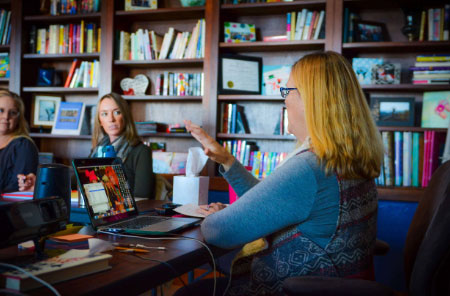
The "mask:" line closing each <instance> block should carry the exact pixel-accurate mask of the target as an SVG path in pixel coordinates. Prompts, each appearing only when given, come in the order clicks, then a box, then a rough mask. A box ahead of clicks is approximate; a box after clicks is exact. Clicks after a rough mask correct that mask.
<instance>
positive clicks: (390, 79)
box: [371, 63, 401, 84]
mask: <svg viewBox="0 0 450 296" xmlns="http://www.w3.org/2000/svg"><path fill="white" fill-rule="evenodd" d="M400 69H401V66H400V64H398V63H395V64H392V63H387V64H383V65H380V64H374V65H373V66H372V80H371V81H372V84H400Z"/></svg>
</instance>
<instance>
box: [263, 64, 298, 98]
mask: <svg viewBox="0 0 450 296" xmlns="http://www.w3.org/2000/svg"><path fill="white" fill-rule="evenodd" d="M290 73H291V67H290V66H288V65H263V95H267V96H276V95H280V87H286V83H287V81H288V79H289V74H290Z"/></svg>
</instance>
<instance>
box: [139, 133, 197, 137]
mask: <svg viewBox="0 0 450 296" xmlns="http://www.w3.org/2000/svg"><path fill="white" fill-rule="evenodd" d="M140 136H141V137H144V138H192V135H191V134H189V133H144V134H140Z"/></svg>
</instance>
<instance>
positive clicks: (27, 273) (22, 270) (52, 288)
mask: <svg viewBox="0 0 450 296" xmlns="http://www.w3.org/2000/svg"><path fill="white" fill-rule="evenodd" d="M0 266H5V267H9V268H13V269H16V270H18V271H20V272H22V273H24V274H26V275H28V276H29V277H31V278H32V279H34V280H35V281H37V282H39V283H41V284H43V285H44V286H46V287H47V288H49V289H50V290H51V291H52V292H53V293H54V294H55V295H56V296H61V294H59V292H58V291H57V290H56V289H55V288H54V287H53V286H52V285H50V284H49V283H47V282H46V281H44V280H42V279H40V278H38V277H37V276H35V275H34V274H32V273H30V272H28V271H26V270H25V269H23V268H20V267H19V266H16V265H13V264H8V263H1V262H0Z"/></svg>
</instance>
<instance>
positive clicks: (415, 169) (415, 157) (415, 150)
mask: <svg viewBox="0 0 450 296" xmlns="http://www.w3.org/2000/svg"><path fill="white" fill-rule="evenodd" d="M420 135H421V133H418V132H414V133H413V135H412V163H411V170H412V172H411V185H412V186H414V187H419V185H420V179H419V166H420V165H422V164H421V163H420V157H419V153H420Z"/></svg>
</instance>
